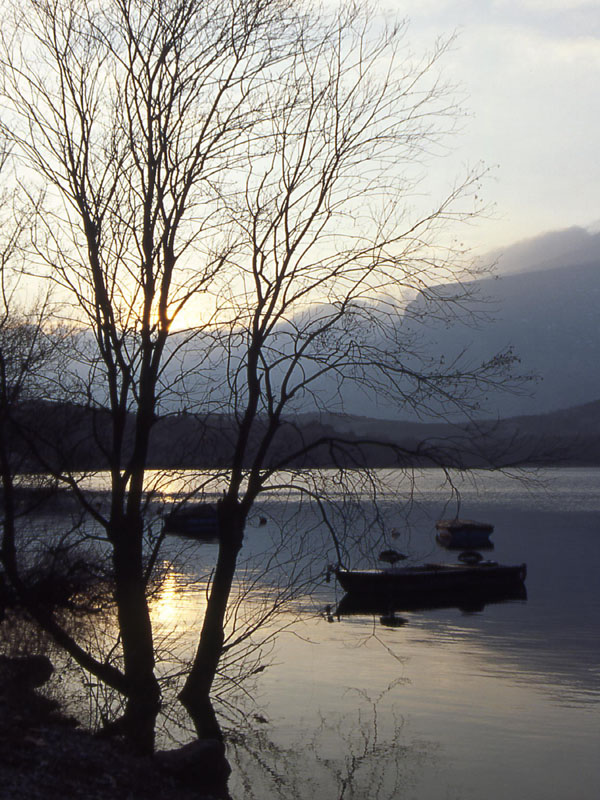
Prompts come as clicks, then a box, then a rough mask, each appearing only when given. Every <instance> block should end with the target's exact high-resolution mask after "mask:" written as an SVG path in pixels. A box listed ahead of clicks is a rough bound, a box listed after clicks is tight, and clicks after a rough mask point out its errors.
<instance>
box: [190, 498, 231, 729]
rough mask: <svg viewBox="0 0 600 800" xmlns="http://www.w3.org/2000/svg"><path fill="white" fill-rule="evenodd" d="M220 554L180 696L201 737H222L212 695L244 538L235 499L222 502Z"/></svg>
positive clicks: (219, 508)
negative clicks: (228, 606) (190, 663)
mask: <svg viewBox="0 0 600 800" xmlns="http://www.w3.org/2000/svg"><path fill="white" fill-rule="evenodd" d="M218 517H219V555H218V558H217V566H216V569H215V574H214V576H213V581H212V584H211V587H210V594H209V598H208V604H207V606H206V613H205V615H204V623H203V625H202V632H201V634H200V642H199V644H198V650H197V651H196V656H195V658H194V661H193V663H192V668H191V670H190V673H189V675H188V677H187V680H186V682H185V684H184V687H183V689H182V690H181V692H180V694H179V699H180V701H181V702H182V703H183V705H184V706H185V708H186V710H187V711H188V712H189V714H190V716H191V717H192V719H193V721H194V725H195V726H196V731H197V733H198V737H199V738H201V739H202V738H217V739H221V738H222V733H221V729H220V726H219V723H218V721H217V718H216V715H215V712H214V709H213V706H212V703H211V700H210V692H211V688H212V685H213V681H214V679H215V675H216V673H217V669H218V666H219V661H220V658H221V654H222V652H223V642H224V639H225V631H224V624H225V614H226V611H227V604H228V602H229V595H230V592H231V586H232V584H233V578H234V575H235V570H236V566H237V557H238V553H239V551H240V549H241V546H242V541H243V538H244V523H245V518H244V515H243V513H242V511H241V508H240V505H239V503H238V502H237V500H235V499H231V498H224V499H223V500H221V501H220V502H219V506H218Z"/></svg>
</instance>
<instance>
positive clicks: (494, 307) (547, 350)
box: [426, 262, 600, 417]
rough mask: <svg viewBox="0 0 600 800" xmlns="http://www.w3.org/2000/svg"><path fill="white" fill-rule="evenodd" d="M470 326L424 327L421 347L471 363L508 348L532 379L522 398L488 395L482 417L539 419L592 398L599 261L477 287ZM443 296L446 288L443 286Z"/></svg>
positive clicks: (598, 337) (599, 390) (598, 371)
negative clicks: (474, 323)
mask: <svg viewBox="0 0 600 800" xmlns="http://www.w3.org/2000/svg"><path fill="white" fill-rule="evenodd" d="M477 288H478V290H479V292H480V295H481V297H482V298H488V300H487V301H484V300H482V301H480V302H479V303H478V304H477V305H476V306H475V310H476V311H477V312H479V313H480V314H481V315H482V316H483V317H487V319H485V321H482V322H481V323H480V324H479V326H478V327H477V328H468V327H466V326H463V325H455V326H453V327H451V328H449V329H448V328H445V327H443V326H442V325H441V324H439V323H437V322H436V321H435V320H434V321H432V323H431V325H430V326H428V330H427V338H426V347H427V349H428V350H429V351H430V352H431V353H440V352H441V353H443V354H444V356H445V358H446V359H452V358H453V357H454V356H456V355H457V354H458V353H461V352H462V351H463V350H464V349H465V348H467V349H468V352H467V357H468V358H469V359H471V360H472V361H473V362H479V361H481V360H483V359H485V358H488V357H489V356H490V355H491V354H493V353H495V352H499V351H501V350H503V349H505V348H507V347H508V346H512V347H514V350H515V352H516V353H517V354H518V356H519V357H520V359H521V364H520V367H519V370H520V372H521V373H523V374H531V375H535V376H537V377H538V380H537V382H536V383H533V384H531V386H530V390H529V392H528V395H529V396H522V397H515V396H511V395H506V394H502V393H496V394H490V395H489V397H488V401H487V408H486V409H484V410H487V411H488V412H489V413H491V414H494V415H499V416H501V417H508V416H515V415H522V414H528V413H529V414H539V413H541V412H549V411H554V410H558V409H560V408H567V407H569V406H573V405H579V404H583V403H586V402H590V401H592V400H594V399H595V398H597V397H600V366H599V365H600V324H599V323H600V262H598V263H592V264H589V263H588V264H583V265H580V264H570V265H565V266H563V267H560V268H555V269H548V270H538V271H535V272H524V273H519V274H513V275H508V276H505V277H503V278H499V279H497V280H492V279H489V280H483V281H479V282H478V283H477ZM444 289H445V290H446V291H448V293H449V294H451V292H452V291H453V287H451V286H449V287H444Z"/></svg>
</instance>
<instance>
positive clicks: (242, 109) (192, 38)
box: [0, 0, 511, 750]
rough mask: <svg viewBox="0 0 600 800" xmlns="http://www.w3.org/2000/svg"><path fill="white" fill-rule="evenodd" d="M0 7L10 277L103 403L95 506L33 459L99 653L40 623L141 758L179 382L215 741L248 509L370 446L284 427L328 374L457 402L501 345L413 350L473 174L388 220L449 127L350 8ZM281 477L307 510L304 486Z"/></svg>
mask: <svg viewBox="0 0 600 800" xmlns="http://www.w3.org/2000/svg"><path fill="white" fill-rule="evenodd" d="M6 5H7V6H8V7H9V8H10V10H11V12H12V16H11V18H10V19H11V24H9V23H8V14H7V15H6V16H5V20H6V21H5V25H4V27H3V34H2V52H1V56H0V64H1V67H0V69H1V72H2V79H1V80H2V83H1V92H2V96H3V103H4V107H5V109H6V110H5V113H4V115H3V118H2V121H1V123H0V126H1V129H2V132H3V134H4V136H5V137H6V138H7V140H8V141H10V142H11V144H12V146H13V148H14V154H15V158H16V159H17V160H18V164H19V171H18V172H19V176H20V188H21V190H22V191H23V192H24V193H26V194H27V195H28V196H29V197H30V199H31V200H32V201H35V204H36V209H37V210H38V213H37V214H36V218H35V219H36V228H35V230H34V231H33V235H32V237H31V240H30V244H29V246H28V247H27V248H26V253H25V254H26V256H27V260H28V270H29V271H30V272H32V273H34V274H35V275H36V276H37V277H38V278H39V279H43V280H46V281H48V282H49V283H51V284H54V285H55V286H56V291H57V293H58V295H59V296H60V299H61V301H62V303H63V304H64V308H67V309H68V316H69V322H70V323H71V324H77V325H79V326H81V327H82V329H83V330H84V331H86V332H87V333H86V335H83V336H82V337H81V346H80V348H79V351H78V352H77V351H75V349H74V350H73V352H72V359H73V363H74V365H75V367H74V369H73V370H72V371H71V373H70V374H69V376H68V381H67V380H66V379H65V380H63V381H62V385H61V391H62V392H63V394H64V393H66V392H69V393H72V394H71V396H72V397H74V398H76V399H77V400H78V402H80V403H83V404H84V405H86V406H87V407H88V408H89V411H90V414H91V416H92V419H95V420H98V419H99V418H100V414H101V413H102V412H104V411H108V414H109V417H108V418H109V423H108V435H102V436H101V435H100V434H99V429H100V426H99V425H96V426H95V427H93V432H95V439H96V441H95V445H96V447H97V448H98V450H99V451H100V452H101V455H102V459H103V464H104V466H105V470H106V471H107V473H108V474H109V476H110V502H109V503H108V507H107V508H106V509H104V508H99V507H97V506H96V505H95V504H94V503H93V502H91V500H90V498H89V497H88V496H87V494H86V492H85V490H84V489H83V488H82V486H81V484H80V483H79V482H78V480H77V479H76V477H75V476H74V475H73V474H72V473H69V472H68V471H60V470H57V469H56V467H54V469H55V471H56V474H57V477H58V478H59V479H60V480H61V481H63V482H64V484H65V485H67V486H69V487H70V488H71V490H72V491H73V493H74V495H75V497H76V498H77V499H78V501H79V502H80V503H81V505H82V508H83V509H84V511H85V513H86V514H87V515H88V516H89V518H90V519H92V520H93V521H94V523H95V524H96V525H97V526H99V528H100V529H101V530H102V531H103V532H104V536H105V539H106V541H107V542H108V543H109V545H110V548H111V552H112V561H113V568H114V595H115V601H116V608H117V616H118V631H119V641H118V643H117V644H118V647H115V648H113V649H112V650H111V653H110V658H108V657H107V658H106V659H99V658H97V657H95V656H94V655H93V654H91V653H89V652H87V651H86V650H84V649H83V648H82V647H80V646H79V645H78V644H77V642H75V641H74V640H73V639H72V637H69V636H67V634H66V633H65V631H64V630H62V629H61V628H60V627H59V626H58V624H57V623H56V622H55V620H53V619H52V618H51V617H50V616H49V617H48V618H44V620H43V623H44V625H45V626H46V628H47V630H49V632H51V633H52V635H54V636H55V638H56V640H57V641H58V642H59V644H61V645H62V646H64V647H66V648H67V650H68V651H69V653H71V655H73V656H74V657H75V658H76V659H77V660H78V661H79V662H80V663H81V664H82V665H83V666H84V667H85V668H86V669H88V670H89V671H91V672H92V673H93V674H95V675H97V676H98V677H99V678H100V679H101V680H103V681H105V682H106V683H107V684H109V685H110V686H112V687H113V688H115V689H117V690H119V691H120V692H122V693H123V694H124V695H125V697H126V698H127V706H126V712H125V716H124V719H123V721H122V722H123V729H124V731H125V732H126V733H128V735H129V736H130V737H131V738H132V739H134V740H135V741H137V743H138V745H139V746H141V747H142V748H143V749H146V750H149V749H151V747H152V742H153V731H154V722H155V717H156V714H157V711H158V708H159V702H160V688H159V683H158V680H157V678H156V675H155V643H154V641H153V634H152V627H151V621H150V614H149V609H148V599H147V589H148V580H149V570H148V569H147V564H146V563H145V560H144V533H145V530H146V529H145V511H146V506H147V502H146V501H147V495H146V493H145V492H146V489H147V486H145V481H146V479H147V467H148V463H149V461H148V459H149V453H150V446H151V441H152V433H153V430H154V427H155V423H156V419H157V415H158V414H159V413H160V412H161V411H165V410H169V409H173V408H176V407H181V405H182V404H183V405H184V407H187V408H189V409H190V410H198V406H199V403H200V400H199V399H198V398H199V396H198V395H193V394H191V393H190V387H191V383H188V379H190V380H192V381H194V382H195V383H196V384H197V385H199V386H200V387H201V388H202V390H203V393H202V397H203V404H202V405H200V406H199V410H200V411H202V413H204V414H207V413H210V412H211V411H213V410H216V409H219V410H221V411H224V410H225V411H227V413H230V414H231V415H232V419H233V420H234V423H235V424H234V442H233V454H232V457H231V460H230V463H229V464H228V465H227V469H226V470H225V476H226V487H227V488H226V490H225V493H224V496H223V498H222V500H221V501H220V503H219V509H218V512H219V527H220V543H219V553H218V559H217V562H216V566H215V571H214V575H213V577H212V581H211V586H210V595H209V599H208V607H207V611H206V614H205V618H204V625H203V629H202V633H201V637H200V642H199V646H198V650H197V654H196V657H195V659H194V661H193V664H192V665H191V669H190V672H189V675H188V678H187V680H186V683H185V685H184V687H183V690H182V692H181V695H180V696H181V699H182V701H183V703H184V704H185V706H186V708H187V709H188V710H189V711H190V713H191V714H192V716H193V718H194V720H195V722H196V725H197V728H198V731H199V733H200V734H201V735H218V734H219V731H218V725H217V723H216V719H215V717H214V714H213V711H212V707H211V703H210V694H211V689H212V686H213V681H214V678H215V675H216V673H217V670H218V666H219V662H220V659H221V658H222V655H223V652H224V649H225V647H226V643H225V632H224V626H225V619H226V612H227V608H228V604H229V602H230V595H231V588H232V583H233V580H234V576H235V571H236V568H237V564H238V555H239V552H240V549H241V547H242V543H243V538H244V529H245V524H246V520H247V518H248V515H249V513H250V511H251V509H252V507H253V504H254V502H255V500H256V498H257V497H258V496H259V494H260V493H261V492H262V491H263V490H264V489H265V488H266V487H267V486H272V485H273V483H274V482H275V483H276V480H277V478H276V476H277V474H278V470H281V469H283V468H286V467H291V466H295V465H297V464H298V462H299V460H301V459H302V458H303V457H305V456H306V455H307V454H311V453H315V452H317V451H318V450H319V448H321V449H323V448H326V449H327V451H328V457H329V463H333V464H334V465H335V464H338V465H339V467H340V471H339V480H341V481H345V480H347V481H348V482H351V481H353V480H357V478H356V474H357V473H356V471H354V472H351V471H349V469H348V468H349V467H350V466H352V467H361V468H363V467H364V468H365V472H364V473H361V478H360V480H361V481H363V480H364V481H366V483H367V484H368V485H374V482H375V480H376V479H375V476H373V475H372V474H371V473H369V471H368V470H367V469H366V467H367V463H366V460H365V456H364V449H365V446H367V445H369V446H370V445H372V444H374V443H373V442H366V441H365V442H361V441H353V442H351V443H348V442H346V441H344V439H343V438H342V437H336V436H322V435H320V436H318V437H311V436H310V435H307V434H306V433H305V432H303V431H302V430H300V431H297V432H296V434H295V437H296V438H295V444H294V446H293V447H290V446H289V441H290V440H289V439H284V437H283V432H284V429H285V428H286V424H285V423H286V420H285V415H286V414H288V413H290V412H292V411H297V410H299V409H300V410H303V409H306V408H317V409H320V408H322V407H323V405H324V404H329V403H331V402H333V400H332V398H331V397H328V398H326V399H325V395H324V394H323V392H324V389H323V381H324V380H325V379H328V378H330V377H333V378H334V381H335V387H336V389H335V397H337V398H339V402H340V403H342V402H343V395H344V388H345V386H346V385H347V384H355V385H357V386H359V387H360V388H361V389H362V391H363V392H364V393H365V396H371V397H373V396H379V397H385V398H386V399H387V400H388V402H390V403H394V404H395V405H397V406H398V407H405V406H406V405H407V404H408V405H410V406H413V407H418V408H424V407H426V406H428V407H430V408H432V409H433V408H435V407H436V403H437V404H439V403H440V402H441V404H442V407H450V406H452V407H458V408H462V409H467V410H468V409H469V408H472V405H471V404H472V403H473V402H474V398H475V395H476V394H477V392H478V391H479V390H480V389H481V388H485V387H486V386H488V385H489V384H490V383H493V382H495V381H496V380H498V378H499V377H500V378H502V377H503V374H504V371H505V369H506V368H507V367H510V363H511V357H510V355H506V354H504V355H502V354H501V355H500V356H497V357H495V358H494V359H491V360H490V362H489V363H486V364H483V365H478V366H477V367H475V368H473V367H470V366H468V365H467V366H466V367H462V366H461V365H460V364H458V363H456V364H452V365H450V366H449V367H443V366H442V365H440V364H439V363H435V362H428V361H427V359H423V358H422V357H421V355H420V349H419V326H420V325H422V324H425V325H426V323H427V319H428V318H431V315H436V316H442V317H446V316H452V315H456V314H460V315H463V314H466V313H467V312H466V311H465V303H466V301H467V300H468V299H469V295H470V293H471V288H470V286H469V284H468V283H466V282H465V281H467V279H469V278H472V277H473V276H474V273H473V271H472V268H471V265H470V263H469V262H468V260H467V258H466V253H465V252H461V250H460V248H459V247H456V246H450V245H444V240H443V239H442V238H440V237H441V236H442V235H443V229H444V227H445V226H448V225H453V224H454V223H456V222H459V221H466V220H469V219H470V218H471V217H472V216H473V214H474V213H476V208H477V202H476V197H475V206H473V202H474V199H473V195H476V189H477V186H478V181H479V178H480V175H479V173H478V172H474V173H470V174H468V175H467V177H466V179H465V180H464V182H461V183H460V184H459V185H457V186H453V187H451V188H450V190H449V192H448V196H447V197H446V198H445V199H444V201H443V202H442V203H438V204H435V205H432V206H429V207H428V209H427V210H423V208H422V207H421V208H419V207H416V208H412V207H411V206H412V205H414V203H413V199H414V197H415V193H416V191H417V189H418V187H419V179H420V176H421V169H422V167H423V165H424V164H425V161H426V160H427V158H428V157H429V156H430V155H431V154H432V153H433V151H435V150H436V148H437V147H438V142H439V136H440V135H441V134H442V133H444V132H445V131H446V129H448V128H452V127H453V126H454V120H455V115H456V107H455V105H454V103H453V102H452V100H451V99H449V98H450V96H449V94H448V88H447V87H446V86H445V85H444V84H443V83H442V81H441V79H440V78H439V76H438V61H439V59H440V58H441V56H442V55H443V53H444V50H445V45H444V44H437V45H436V47H435V48H434V50H433V52H432V53H431V54H430V55H428V56H426V57H424V58H423V59H414V58H412V57H411V56H410V55H409V54H408V52H407V50H406V46H405V41H404V37H403V34H404V32H405V31H404V26H403V25H394V26H392V27H391V28H389V29H385V30H379V31H378V30H376V27H377V26H375V25H374V26H371V25H370V24H369V16H370V12H369V9H361V8H360V7H358V6H355V5H354V4H350V5H348V6H346V5H344V6H343V7H342V8H341V9H339V11H336V12H335V13H331V14H328V13H325V12H323V13H321V12H318V11H317V10H315V9H314V8H312V7H309V6H308V5H307V6H306V7H302V6H299V5H298V4H297V3H291V2H288V0H232V1H231V2H224V0H208V2H199V0H112V1H111V2H109V3H99V2H94V1H93V0H31V1H30V2H28V3H25V4H23V3H18V4H17V3H7V4H6ZM38 190H42V191H43V193H44V194H43V198H42V200H41V201H40V200H39V195H38ZM462 203H466V205H461V204H462ZM448 281H452V282H453V283H457V284H458V286H459V287H462V288H460V289H459V290H458V291H457V292H456V293H455V294H454V295H453V296H451V297H448V296H447V295H444V294H442V293H440V292H439V291H438V290H436V289H435V287H436V286H439V285H440V284H443V283H447V282H448ZM415 297H420V298H421V300H422V303H421V305H418V304H414V303H413V304H412V305H411V301H414V299H415ZM423 304H424V305H423ZM176 364H181V365H191V368H190V369H188V368H187V367H185V368H184V367H183V366H182V367H180V369H179V370H178V371H176V370H175V365H176ZM174 376H175V377H174ZM206 398H208V402H206ZM437 407H438V408H439V405H438V406H437ZM287 430H288V431H289V425H288V427H287ZM103 434H106V427H104V428H103ZM375 444H376V443H375ZM390 447H391V448H392V450H393V451H394V453H397V455H398V457H399V458H400V457H402V456H403V455H405V453H404V451H403V450H402V448H401V446H400V445H397V446H395V445H391V446H390ZM301 478H302V480H299V481H298V486H299V488H301V490H302V491H303V492H305V493H306V495H307V496H310V497H311V498H313V499H314V501H315V502H316V503H317V504H318V505H320V506H321V507H324V505H325V502H326V496H325V492H326V483H325V481H324V480H323V478H322V476H321V475H320V474H319V473H318V472H316V471H315V472H314V473H313V474H309V475H308V476H307V475H306V474H304V475H302V476H301ZM151 563H152V559H151ZM115 654H116V655H115Z"/></svg>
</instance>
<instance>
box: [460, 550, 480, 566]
mask: <svg viewBox="0 0 600 800" xmlns="http://www.w3.org/2000/svg"><path fill="white" fill-rule="evenodd" d="M458 560H459V561H462V563H463V564H468V565H469V566H473V565H474V564H479V562H480V561H483V556H482V555H481V553H478V552H477V551H476V550H465V552H464V553H460V554H459V556H458Z"/></svg>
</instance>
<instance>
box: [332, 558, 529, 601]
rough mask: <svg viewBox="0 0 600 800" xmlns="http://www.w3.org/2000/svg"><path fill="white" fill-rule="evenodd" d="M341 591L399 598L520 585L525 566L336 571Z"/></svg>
mask: <svg viewBox="0 0 600 800" xmlns="http://www.w3.org/2000/svg"><path fill="white" fill-rule="evenodd" d="M335 574H336V577H337V579H338V581H339V582H340V584H341V586H342V588H343V589H344V590H345V591H346V592H348V593H349V594H350V593H351V594H362V595H385V596H388V597H401V596H406V595H410V594H411V593H419V594H421V595H423V594H424V593H427V592H431V593H435V594H437V595H438V596H439V595H443V593H444V592H450V591H461V590H472V589H478V588H486V589H489V588H491V587H503V588H508V587H512V586H517V587H518V586H521V585H522V584H523V583H524V582H525V578H526V577H527V566H526V565H525V564H519V565H517V566H504V565H502V564H498V563H497V562H496V561H480V562H479V563H478V564H423V565H422V566H417V567H390V568H389V569H383V570H346V569H341V568H338V569H336V570H335Z"/></svg>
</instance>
